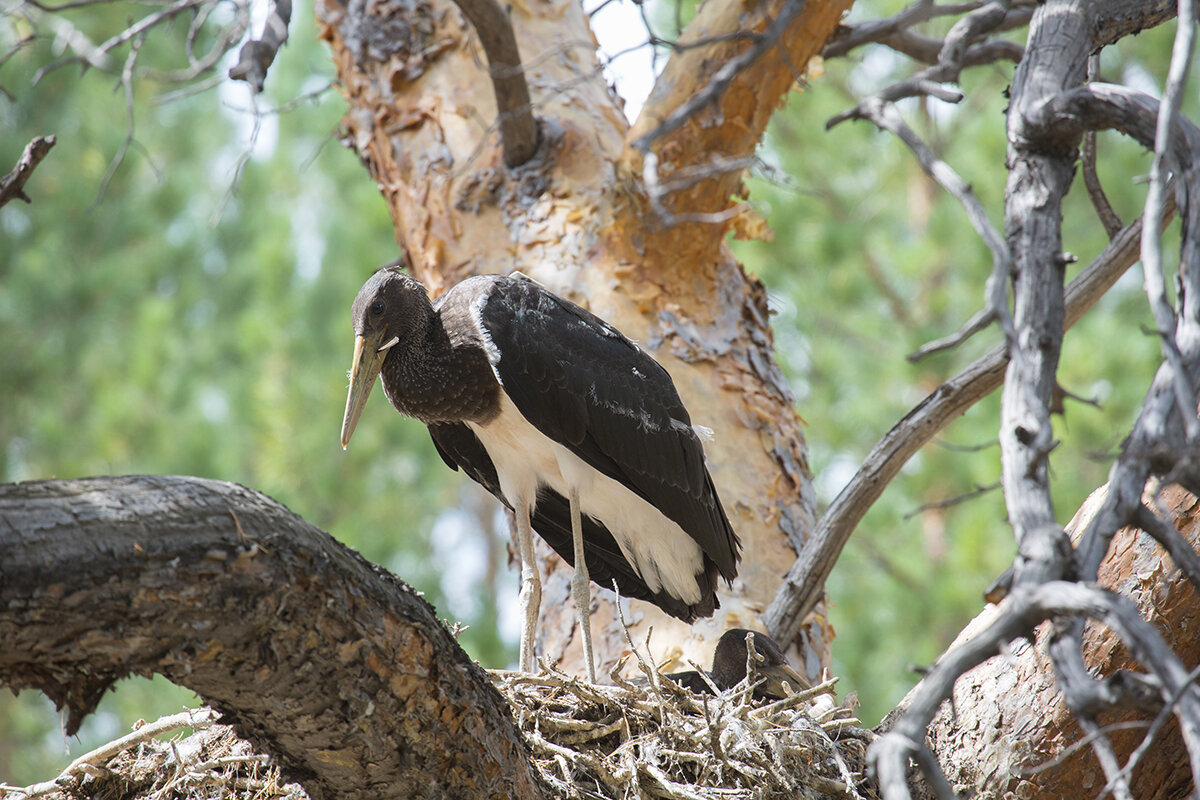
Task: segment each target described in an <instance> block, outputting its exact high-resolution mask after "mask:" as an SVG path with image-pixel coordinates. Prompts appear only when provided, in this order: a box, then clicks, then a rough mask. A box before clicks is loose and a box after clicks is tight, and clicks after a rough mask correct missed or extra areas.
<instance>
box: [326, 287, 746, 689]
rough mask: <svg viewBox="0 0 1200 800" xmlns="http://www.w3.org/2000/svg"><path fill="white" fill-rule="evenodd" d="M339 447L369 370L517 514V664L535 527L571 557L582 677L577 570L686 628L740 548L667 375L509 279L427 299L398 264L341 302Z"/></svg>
mask: <svg viewBox="0 0 1200 800" xmlns="http://www.w3.org/2000/svg"><path fill="white" fill-rule="evenodd" d="M351 316H352V318H353V323H354V333H355V340H354V361H353V365H352V367H351V370H350V391H349V396H348V397H347V398H346V414H345V417H344V418H343V421H342V447H345V446H346V445H347V444H348V443H349V441H350V437H351V435H352V434H353V433H354V428H355V426H356V425H357V424H358V420H359V417H360V416H361V415H362V411H363V407H364V406H365V405H366V402H367V398H368V397H369V395H370V393H371V388H372V386H374V384H375V378H376V376H378V375H382V376H383V390H384V393H385V394H386V395H387V398H388V400H390V401H391V403H392V405H393V406H395V407H396V410H397V411H399V412H400V413H401V414H405V415H408V416H411V417H415V418H417V419H418V420H420V421H421V422H423V423H425V424H426V425H427V426H428V427H429V433H430V436H432V438H433V444H434V447H436V448H437V451H438V453H439V454H440V455H441V456H442V459H443V460H444V461H445V462H446V463H447V464H448V465H449V466H450V467H451V468H453V469H456V470H457V469H460V468H461V469H462V470H463V471H464V472H465V473H466V474H467V475H468V476H470V477H471V478H472V479H473V480H475V481H476V482H477V483H479V484H481V485H482V486H483V487H484V488H485V489H487V490H488V491H489V492H491V493H492V494H493V495H495V496H496V497H497V498H498V499H499V500H500V501H501V502H503V503H504V504H505V505H506V506H508V507H509V508H510V509H512V511H513V512H514V513H515V515H516V521H517V534H518V535H517V539H518V545H519V551H520V557H521V581H522V586H521V599H520V604H521V611H522V626H521V669H522V670H525V671H532V670H533V666H534V648H533V641H534V631H535V626H536V624H537V616H538V607H539V604H540V602H541V584H540V580H539V578H538V573H537V568H536V564H535V562H534V555H533V533H532V532H533V531H537V532H538V533H539V534H540V535H541V536H542V538H543V539H545V540H546V542H547V543H548V544H549V545H550V546H551V547H552V548H553V549H554V550H555V551H556V552H557V553H558V554H559V555H560V556H562V557H563V558H564V559H565V560H566V561H567V562H568V563H569V564H571V565H572V566H574V567H575V576H574V579H573V580H572V583H571V594H572V597H573V598H574V600H575V604H576V608H577V610H578V612H579V621H580V630H581V632H582V634H583V650H584V658H585V660H586V662H587V665H588V678H589V679H590V680H591V681H592V682H593V683H594V682H595V680H596V674H595V666H594V662H593V658H592V642H591V629H590V626H589V621H590V617H589V613H588V610H589V607H590V594H589V577H588V576H589V571H590V574H591V577H592V578H593V579H594V580H595V581H596V582H597V583H599V584H600V585H602V586H608V587H611V586H612V585H613V582H614V581H615V582H616V585H617V588H618V589H619V590H620V592H621V593H622V594H624V595H625V596H627V597H635V598H640V599H642V600H647V601H649V602H651V603H654V604H655V605H656V606H658V607H659V608H661V609H662V610H663V611H665V612H667V613H668V614H670V615H672V616H674V617H678V618H679V619H682V620H684V621H685V622H691V621H692V620H694V619H696V618H697V617H707V616H710V615H711V614H712V613H713V611H714V610H715V609H716V608H717V607H718V606H719V603H718V601H717V595H716V588H717V577H718V576H720V577H721V578H724V579H725V581H726V582H731V581H732V580H733V579H734V577H736V575H737V565H738V560H739V559H740V549H741V543H740V542H739V540H738V537H737V535H736V534H735V533H734V531H733V528H732V527H731V526H730V524H729V519H728V517H726V515H725V510H724V509H723V508H722V506H721V501H720V499H719V498H718V497H717V491H716V488H715V487H714V486H713V482H712V477H711V476H710V475H709V472H708V468H707V466H706V465H705V462H704V449H703V445H702V444H701V440H700V436H699V435H698V434H697V431H696V429H695V428H693V426H692V423H691V419H690V418H689V416H688V412H687V409H685V408H684V406H683V402H682V401H681V400H680V399H679V394H678V392H676V390H675V385H674V383H672V381H671V377H670V375H668V374H667V371H666V370H665V369H663V368H662V366H660V365H659V364H658V362H656V361H655V360H654V359H653V358H651V357H650V356H649V355H647V354H646V353H645V352H643V351H642V350H641V348H639V347H638V346H637V345H636V344H634V343H633V342H631V341H630V340H629V339H627V338H625V336H623V335H622V334H621V333H620V332H619V331H617V330H616V329H615V328H613V327H612V326H611V325H609V324H608V323H607V322H605V321H604V320H602V319H600V318H599V317H596V316H595V315H593V314H591V313H590V312H588V311H586V310H584V309H583V308H580V307H579V306H577V305H575V304H574V303H572V302H570V301H568V300H564V299H563V298H561V297H558V296H556V295H554V294H551V293H550V292H548V291H546V290H545V289H543V288H541V287H540V286H539V285H538V284H536V283H534V282H533V281H531V280H528V279H526V278H524V277H523V276H522V277H502V276H498V275H482V276H477V277H472V278H468V279H466V280H464V281H463V282H461V283H459V284H457V285H455V286H454V287H452V288H451V289H450V290H449V291H447V292H446V293H445V294H443V295H442V296H441V297H439V298H438V299H437V300H436V301H433V302H431V301H430V299H429V295H428V293H427V292H426V290H425V287H424V286H423V285H422V284H421V283H420V282H418V281H416V280H415V279H413V278H411V277H409V276H408V275H405V274H404V273H403V272H401V271H400V269H399V268H397V267H385V268H383V269H380V270H378V271H377V272H375V274H373V275H372V276H371V277H370V278H369V279H368V280H367V282H366V283H365V284H364V285H363V287H362V289H361V290H359V293H358V296H357V297H355V298H354V305H353V307H352V309H351Z"/></svg>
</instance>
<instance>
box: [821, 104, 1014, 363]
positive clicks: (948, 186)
mask: <svg viewBox="0 0 1200 800" xmlns="http://www.w3.org/2000/svg"><path fill="white" fill-rule="evenodd" d="M846 115H852V116H854V117H858V118H861V119H867V120H870V121H871V122H873V123H874V124H875V125H876V126H877V127H879V128H881V129H882V130H886V131H889V132H891V133H893V134H895V135H896V136H898V137H899V138H900V141H902V142H904V144H905V145H907V146H908V148H909V149H910V150H912V152H913V155H915V156H916V157H917V162H918V163H919V164H920V165H921V168H922V169H923V170H925V174H926V175H928V176H929V177H931V178H933V179H934V180H935V181H937V183H938V185H940V186H941V187H942V188H944V189H945V190H946V191H948V192H949V193H950V194H951V195H952V196H953V197H954V198H955V199H956V200H958V202H959V203H960V204H961V205H962V206H963V208H964V209H965V210H966V212H967V218H968V219H969V220H970V222H971V227H973V228H974V229H975V232H976V233H978V234H979V236H980V238H982V239H983V242H984V244H985V245H987V248H988V250H989V251H990V252H991V254H992V273H991V276H990V277H989V278H988V281H987V284H986V287H985V290H984V291H985V295H986V296H987V298H988V302H987V307H986V308H985V309H984V310H983V311H981V312H979V313H978V314H976V315H975V316H974V317H972V318H971V319H970V320H969V321H968V322H967V324H966V325H964V326H963V328H962V329H961V330H960V331H959V332H958V333H956V334H954V335H953V336H950V337H947V338H945V339H939V340H938V341H936V342H932V343H930V344H927V345H925V346H924V347H922V348H921V349H920V350H918V351H917V352H916V353H913V354H912V355H910V356H909V360H910V361H916V360H918V359H920V358H921V357H923V356H925V355H929V354H930V353H936V352H939V351H941V350H944V349H946V348H948V347H954V346H956V345H958V344H959V343H961V342H962V341H964V340H966V339H967V338H968V337H970V336H972V335H974V334H975V333H976V332H978V331H980V330H982V329H983V328H985V327H986V326H987V325H989V324H991V323H992V322H993V321H995V320H1001V322H1002V327H1004V329H1005V334H1006V335H1010V334H1011V330H1010V323H1008V295H1007V276H1008V273H1009V269H1010V265H1011V261H1010V258H1009V255H1008V247H1007V246H1006V245H1005V244H1004V237H1002V236H1001V235H1000V232H999V231H998V230H996V227H995V226H994V225H992V222H991V220H989V219H988V216H987V211H986V210H985V209H984V207H983V204H982V203H980V202H979V198H978V197H976V196H975V192H974V191H973V190H972V189H971V186H970V184H968V183H967V182H966V181H964V180H963V179H962V178H961V177H959V175H958V173H957V172H955V171H954V169H953V168H952V167H951V166H950V165H949V164H947V163H946V162H945V161H943V160H942V159H940V158H938V157H937V155H936V154H935V153H934V152H933V150H932V149H930V147H929V146H928V145H927V144H925V142H924V141H922V139H921V137H920V136H918V135H917V134H916V132H915V131H913V129H912V128H910V127H909V126H908V124H907V123H906V122H905V121H904V118H903V117H901V116H900V112H899V111H897V110H896V107H895V106H894V105H892V103H890V102H887V101H885V100H883V99H881V98H880V97H878V96H875V97H868V98H866V99H865V100H863V101H862V102H861V103H859V104H858V105H857V106H855V107H854V108H853V109H851V110H850V111H847V112H845V113H844V114H839V115H838V116H836V117H834V118H833V119H831V120H830V121H829V122H828V123H827V124H826V128H830V127H832V126H833V125H836V124H837V123H838V122H840V121H841V119H843V118H846Z"/></svg>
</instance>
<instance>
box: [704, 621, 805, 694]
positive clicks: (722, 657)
mask: <svg viewBox="0 0 1200 800" xmlns="http://www.w3.org/2000/svg"><path fill="white" fill-rule="evenodd" d="M747 634H752V635H753V636H754V652H755V653H757V654H758V658H759V661H758V664H757V666H756V670H757V672H758V676H759V677H760V678H762V679H764V683H763V684H762V685H760V686H759V687H758V689H756V690H755V694H756V695H763V696H766V697H776V698H781V699H782V698H784V697H787V696H788V694H789V692H788V691H787V690H785V688H784V684H785V683H787V684H788V685H789V686H790V687H791V691H792V692H798V691H800V690H801V689H807V688H809V682H808V681H807V680H805V679H804V678H802V677H801V676H800V674H799V673H797V672H796V671H795V670H794V669H792V668H791V666H789V665H788V662H787V656H786V655H784V653H783V649H782V648H781V647H780V646H779V645H778V644H776V643H775V640H774V639H772V638H771V637H770V636H767V635H766V634H765V633H758V632H756V631H748V630H745V629H743V628H733V629H731V630H727V631H725V633H724V635H722V636H721V640H720V641H719V642H717V649H716V652H715V653H714V654H713V668H712V677H713V683H715V684H716V685H717V686H718V687H719V688H721V689H722V690H724V689H729V688H732V687H733V686H736V685H737V684H738V683H740V682H741V681H742V679H743V678H745V677H746V652H747V651H746V635H747Z"/></svg>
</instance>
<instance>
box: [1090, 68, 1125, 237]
mask: <svg viewBox="0 0 1200 800" xmlns="http://www.w3.org/2000/svg"><path fill="white" fill-rule="evenodd" d="M1087 69H1088V83H1091V82H1092V81H1094V80H1096V79H1097V78H1099V77H1100V52H1099V51H1096V52H1095V53H1092V54H1091V55H1090V56H1088V66H1087ZM1079 160H1080V163H1081V164H1082V166H1083V185H1084V186H1085V187H1087V191H1088V197H1090V198H1091V200H1092V207H1093V208H1095V209H1096V216H1098V217H1100V224H1101V225H1103V226H1104V232H1105V233H1107V234H1108V238H1109V239H1110V240H1111V239H1112V238H1113V237H1114V236H1116V235H1117V232H1118V231H1120V230H1121V228H1123V227H1124V223H1123V222H1121V218H1120V217H1119V216H1118V215H1117V212H1116V211H1114V210H1113V207H1112V204H1111V203H1109V202H1108V195H1106V194H1105V193H1104V187H1103V186H1101V185H1100V176H1099V175H1097V174H1096V131H1095V130H1088V131H1087V132H1086V133H1084V134H1083V150H1082V152H1081V154H1080V159H1079Z"/></svg>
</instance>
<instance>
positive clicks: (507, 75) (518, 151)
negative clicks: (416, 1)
mask: <svg viewBox="0 0 1200 800" xmlns="http://www.w3.org/2000/svg"><path fill="white" fill-rule="evenodd" d="M454 1H455V3H456V4H457V5H458V7H459V8H460V9H461V10H462V12H463V14H465V15H466V16H467V19H469V20H470V21H471V26H472V27H474V28H475V33H476V35H478V36H479V42H480V44H482V45H483V52H484V53H485V54H487V59H488V73H489V74H490V75H491V78H492V91H493V92H494V93H495V95H496V117H497V119H498V121H499V123H500V143H501V145H502V147H503V148H504V164H505V166H507V167H509V168H510V169H511V168H513V167H519V166H521V165H522V164H524V163H525V162H526V161H528V160H529V159H531V158H533V154H534V153H536V152H537V147H538V130H537V121H536V120H535V119H534V118H533V104H532V102H531V101H530V99H529V84H528V83H527V82H526V81H525V70H524V69H522V67H521V54H520V52H519V51H518V50H517V39H516V36H515V35H514V34H513V27H512V20H510V19H509V16H508V14H507V13H506V12H505V11H504V10H503V9H502V8H500V4H499V3H497V2H496V0H454Z"/></svg>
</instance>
